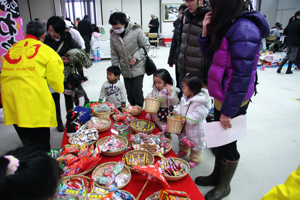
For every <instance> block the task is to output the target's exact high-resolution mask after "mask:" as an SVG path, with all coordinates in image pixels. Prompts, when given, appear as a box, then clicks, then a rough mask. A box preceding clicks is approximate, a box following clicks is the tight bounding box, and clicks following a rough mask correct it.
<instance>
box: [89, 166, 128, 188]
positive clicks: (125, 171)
mask: <svg viewBox="0 0 300 200" xmlns="http://www.w3.org/2000/svg"><path fill="white" fill-rule="evenodd" d="M116 164H117V162H106V163H103V164H101V165H99V166H98V167H97V168H96V169H95V170H94V171H93V174H92V178H94V177H95V176H101V175H102V174H103V171H102V168H104V167H105V166H107V165H116ZM120 173H123V174H129V175H130V178H129V180H128V181H127V182H126V183H125V184H124V185H122V186H120V187H117V189H122V188H123V187H125V186H126V185H127V184H128V183H129V181H130V179H131V172H130V170H129V169H128V167H127V166H126V165H124V167H123V169H122V171H121V172H120ZM94 183H95V184H96V185H97V186H98V187H101V188H104V189H110V188H107V187H105V186H101V185H99V184H98V183H97V182H96V181H95V182H94Z"/></svg>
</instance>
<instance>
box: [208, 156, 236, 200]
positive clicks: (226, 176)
mask: <svg viewBox="0 0 300 200" xmlns="http://www.w3.org/2000/svg"><path fill="white" fill-rule="evenodd" d="M237 165H238V160H237V161H229V160H225V159H224V161H223V164H222V169H221V174H220V180H219V183H218V185H217V186H216V187H215V188H214V189H212V190H211V191H209V192H208V193H207V194H206V195H205V199H206V200H220V199H223V198H224V197H226V196H228V195H229V194H230V190H231V189H230V182H231V179H232V177H233V175H234V173H235V170H236V168H237Z"/></svg>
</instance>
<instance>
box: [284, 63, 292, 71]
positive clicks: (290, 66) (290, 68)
mask: <svg viewBox="0 0 300 200" xmlns="http://www.w3.org/2000/svg"><path fill="white" fill-rule="evenodd" d="M292 65H293V63H292V62H291V61H289V66H288V68H287V70H286V72H285V73H286V74H292V73H293V72H292Z"/></svg>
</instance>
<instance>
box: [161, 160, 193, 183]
mask: <svg viewBox="0 0 300 200" xmlns="http://www.w3.org/2000/svg"><path fill="white" fill-rule="evenodd" d="M172 158H173V160H174V161H175V162H176V163H178V164H179V163H181V162H183V163H184V164H185V165H186V166H187V167H188V170H187V172H186V173H185V174H183V175H180V176H168V175H165V174H164V177H165V178H166V180H167V181H178V180H180V179H182V178H184V177H185V176H186V175H188V174H189V172H190V165H189V163H187V162H186V161H185V160H183V159H180V158H175V157H172Z"/></svg>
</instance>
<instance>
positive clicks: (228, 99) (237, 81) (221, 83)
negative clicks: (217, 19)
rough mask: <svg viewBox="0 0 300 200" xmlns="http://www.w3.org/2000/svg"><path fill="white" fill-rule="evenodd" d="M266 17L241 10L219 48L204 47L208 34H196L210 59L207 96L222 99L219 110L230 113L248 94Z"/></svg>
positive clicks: (234, 111) (248, 96)
mask: <svg viewBox="0 0 300 200" xmlns="http://www.w3.org/2000/svg"><path fill="white" fill-rule="evenodd" d="M269 31H270V30H269V25H268V22H267V20H266V18H265V17H264V16H263V15H262V14H261V13H259V12H243V13H241V14H240V16H239V17H238V18H237V19H236V20H235V21H234V22H233V24H232V25H231V26H230V27H229V28H228V30H227V31H226V33H225V37H224V38H223V40H222V42H221V45H220V47H219V49H217V50H216V51H215V52H212V51H210V50H209V49H208V47H209V41H210V38H209V37H206V38H202V37H201V35H202V33H201V34H199V36H198V42H199V44H200V48H201V50H202V53H203V55H204V57H205V58H206V59H207V60H208V61H211V62H212V65H211V67H210V69H209V72H208V91H209V94H210V96H212V97H214V98H216V99H217V100H219V101H221V102H223V104H222V108H221V113H222V114H224V115H226V116H228V117H233V116H235V115H236V113H237V111H238V110H239V109H240V107H241V105H242V103H243V102H244V101H245V100H248V99H250V98H251V97H252V95H253V93H254V81H255V77H256V68H257V61H258V58H259V50H260V44H261V38H262V37H263V38H264V37H267V36H268V35H269Z"/></svg>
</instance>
